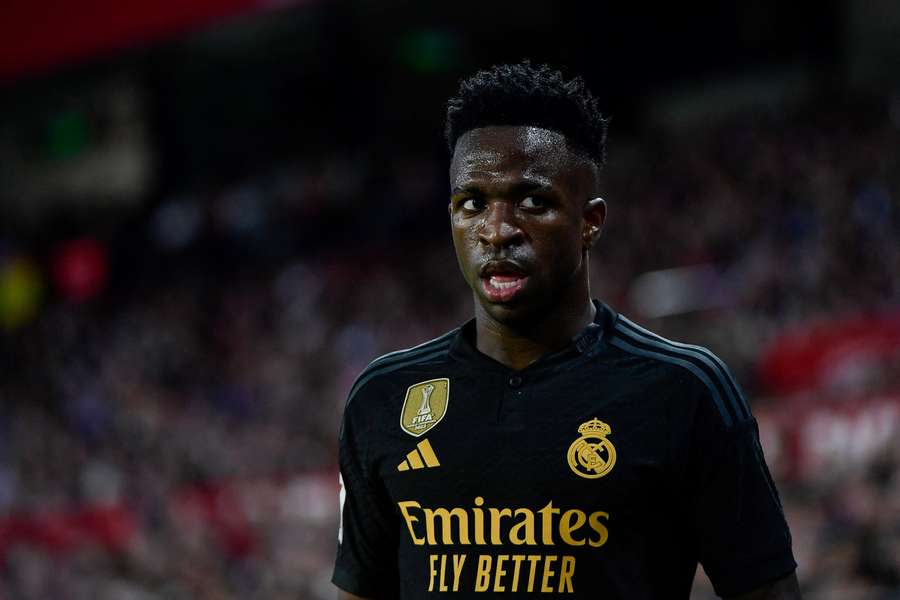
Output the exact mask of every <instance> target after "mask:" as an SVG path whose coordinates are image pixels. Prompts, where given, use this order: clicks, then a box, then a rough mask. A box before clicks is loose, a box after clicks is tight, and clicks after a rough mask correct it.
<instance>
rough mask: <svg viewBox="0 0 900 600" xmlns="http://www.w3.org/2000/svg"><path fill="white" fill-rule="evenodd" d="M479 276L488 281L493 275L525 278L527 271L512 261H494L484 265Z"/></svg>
mask: <svg viewBox="0 0 900 600" xmlns="http://www.w3.org/2000/svg"><path fill="white" fill-rule="evenodd" d="M478 274H479V276H480V277H481V278H482V279H486V278H488V277H490V276H491V275H514V276H518V277H525V269H524V268H523V267H522V266H521V265H519V264H518V263H516V262H513V261H511V260H492V261H490V262H487V263H485V264H484V265H482V267H481V269H480V270H479V273H478Z"/></svg>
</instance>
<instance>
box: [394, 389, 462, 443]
mask: <svg viewBox="0 0 900 600" xmlns="http://www.w3.org/2000/svg"><path fill="white" fill-rule="evenodd" d="M449 402H450V380H449V379H448V378H446V377H442V378H440V379H430V380H428V381H422V382H419V383H416V384H414V385H411V386H409V388H408V389H407V390H406V398H404V400H403V408H402V409H401V410H400V427H402V428H403V431H405V432H406V433H408V434H410V435H414V436H416V437H419V436H420V435H422V434H423V433H425V432H426V431H428V430H429V429H431V428H432V427H434V426H435V425H437V424H438V423H439V422H440V420H441V419H443V418H444V415H445V414H447V404H448V403H449Z"/></svg>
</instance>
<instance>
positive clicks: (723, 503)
mask: <svg viewBox="0 0 900 600" xmlns="http://www.w3.org/2000/svg"><path fill="white" fill-rule="evenodd" d="M595 304H596V306H597V316H596V318H595V320H594V322H593V323H592V324H590V325H589V326H588V327H587V328H586V329H585V330H584V331H582V332H581V333H580V334H579V335H578V336H576V337H575V338H574V339H573V340H572V341H571V343H570V344H569V345H568V346H567V347H566V348H564V349H562V350H560V351H558V352H555V353H552V354H548V355H546V356H544V357H542V358H541V359H540V360H538V361H536V362H535V363H533V364H531V365H529V366H528V367H527V368H525V369H523V370H520V371H515V370H512V369H510V368H509V367H506V366H505V365H503V364H501V363H499V362H497V361H495V360H493V359H491V358H489V357H487V356H486V355H484V354H482V353H481V352H479V351H478V350H477V349H476V348H475V324H474V321H470V322H469V323H466V324H465V325H463V326H461V327H459V328H457V329H454V330H453V331H450V332H448V333H447V334H445V335H443V336H441V337H439V338H436V339H435V340H432V341H430V342H426V343H425V344H422V345H420V346H417V347H415V348H411V349H409V350H403V351H399V352H394V353H391V354H388V355H385V356H383V357H381V358H379V359H377V360H375V361H374V362H373V363H372V364H370V365H369V366H368V367H367V368H366V369H365V370H364V371H363V373H362V374H361V375H360V377H359V378H358V379H357V381H356V383H355V384H354V386H353V388H352V389H351V391H350V394H349V398H348V402H347V406H346V409H345V413H344V419H343V423H342V426H341V434H340V473H341V484H342V488H341V528H340V532H339V547H338V554H337V560H336V562H335V568H334V575H333V581H334V583H335V584H336V585H337V586H338V587H340V588H341V589H344V590H346V591H348V592H350V593H353V594H356V595H359V596H364V597H371V598H391V599H395V598H402V599H407V598H442V597H454V598H478V597H483V596H484V595H485V594H493V595H496V594H500V595H509V596H510V597H565V598H604V599H608V600H615V599H622V600H624V599H629V600H635V599H638V600H640V599H648V600H650V599H666V600H670V599H673V598H674V599H685V600H686V599H687V598H689V596H690V588H691V584H692V582H693V578H694V574H695V571H696V568H697V564H698V563H702V565H703V567H704V569H705V570H706V572H707V574H708V575H709V577H710V580H711V581H712V583H713V586H714V588H715V590H716V592H717V593H718V594H719V595H722V596H731V595H736V594H741V593H744V592H748V591H750V590H753V589H755V588H757V587H759V586H761V585H763V584H765V583H768V582H770V581H773V580H775V579H778V578H780V577H783V576H786V575H788V574H790V573H791V572H792V571H793V570H794V569H795V567H796V563H795V562H794V558H793V555H792V552H791V538H790V533H789V531H788V527H787V524H786V522H785V519H784V514H783V511H782V508H781V504H780V500H779V498H778V494H777V492H776V490H775V487H774V484H773V482H772V478H771V476H770V475H769V471H768V469H767V467H766V464H765V460H764V458H763V453H762V449H761V447H760V444H759V437H758V431H757V428H756V422H755V420H754V419H753V416H752V414H751V413H750V410H749V407H748V406H747V404H746V401H745V400H744V398H743V395H742V393H741V391H740V388H739V387H738V386H737V384H736V383H735V381H734V379H733V378H732V377H731V374H730V373H729V371H728V369H727V367H726V366H725V365H724V363H722V361H721V360H719V358H718V357H716V356H715V355H714V354H712V353H711V352H709V351H708V350H706V349H705V348H701V347H698V346H690V345H686V344H678V343H676V342H672V341H669V340H666V339H664V338H662V337H660V336H657V335H655V334H653V333H651V332H649V331H647V330H645V329H643V328H641V327H640V326H638V325H636V324H635V323H633V322H631V321H629V320H628V319H626V318H625V317H623V316H621V315H619V314H617V313H616V312H615V311H614V310H612V309H611V308H609V307H608V306H606V305H605V304H603V303H600V302H597V301H595Z"/></svg>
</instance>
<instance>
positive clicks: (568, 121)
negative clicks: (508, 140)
mask: <svg viewBox="0 0 900 600" xmlns="http://www.w3.org/2000/svg"><path fill="white" fill-rule="evenodd" d="M608 122H609V119H607V118H606V117H604V116H603V115H602V114H601V113H600V109H599V108H598V107H597V99H596V98H595V97H594V95H593V94H591V92H590V90H588V88H587V85H586V84H585V82H584V79H582V78H581V77H573V78H571V79H566V78H565V76H564V75H563V73H562V72H561V71H560V70H559V69H555V68H553V67H550V66H548V65H539V66H534V65H532V64H531V62H530V61H528V60H524V61H522V62H520V63H517V64H502V65H494V66H492V67H491V68H489V69H486V70H482V71H478V72H477V73H475V74H474V75H472V76H471V77H468V78H466V79H463V80H462V81H460V84H459V91H458V92H457V94H456V96H453V97H452V98H450V100H449V101H448V102H447V123H446V127H445V130H444V135H445V137H446V139H447V145H448V147H449V148H450V152H451V153H452V152H453V150H454V148H455V147H456V142H457V140H459V137H460V136H461V135H462V134H464V133H466V132H467V131H470V130H472V129H476V128H478V127H489V126H491V125H525V126H532V127H541V128H543V129H549V130H551V131H556V132H559V133H561V134H562V135H564V136H565V138H566V141H567V142H569V143H570V144H572V146H573V147H574V149H575V150H577V151H579V153H581V154H584V155H586V156H587V157H588V158H590V159H591V160H592V161H593V162H594V163H595V164H596V165H597V167H598V168H599V167H602V166H603V163H604V162H605V161H606V129H607V125H608Z"/></svg>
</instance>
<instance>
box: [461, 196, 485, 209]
mask: <svg viewBox="0 0 900 600" xmlns="http://www.w3.org/2000/svg"><path fill="white" fill-rule="evenodd" d="M461 206H462V209H463V210H470V211H477V210H481V209H482V208H484V207H485V202H484V200H482V199H481V198H466V199H465V200H463V203H462V205H461Z"/></svg>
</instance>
